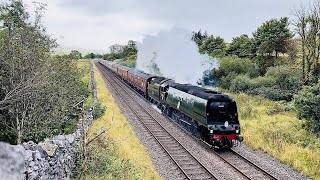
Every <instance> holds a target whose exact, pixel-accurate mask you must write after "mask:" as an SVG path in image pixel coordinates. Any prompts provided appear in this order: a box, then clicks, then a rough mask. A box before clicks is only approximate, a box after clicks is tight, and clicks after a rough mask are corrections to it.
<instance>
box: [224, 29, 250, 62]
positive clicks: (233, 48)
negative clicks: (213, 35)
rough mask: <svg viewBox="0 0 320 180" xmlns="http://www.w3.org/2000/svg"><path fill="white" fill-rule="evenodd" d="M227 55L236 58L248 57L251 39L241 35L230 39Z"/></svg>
mask: <svg viewBox="0 0 320 180" xmlns="http://www.w3.org/2000/svg"><path fill="white" fill-rule="evenodd" d="M227 54H229V55H236V56H238V57H249V56H250V55H251V39H250V38H249V36H248V35H246V34H242V35H241V36H239V37H235V38H233V39H232V42H231V44H230V46H229V48H228V50H227Z"/></svg>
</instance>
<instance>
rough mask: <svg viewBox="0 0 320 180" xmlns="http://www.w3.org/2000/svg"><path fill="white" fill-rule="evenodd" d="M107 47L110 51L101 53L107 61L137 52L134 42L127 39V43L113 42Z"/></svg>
mask: <svg viewBox="0 0 320 180" xmlns="http://www.w3.org/2000/svg"><path fill="white" fill-rule="evenodd" d="M109 49H110V53H108V54H104V55H103V59H105V60H109V61H113V60H116V59H124V58H128V57H130V56H133V55H136V54H137V52H138V50H137V46H136V42H135V41H133V40H129V41H128V44H127V45H119V44H114V45H112V46H110V47H109Z"/></svg>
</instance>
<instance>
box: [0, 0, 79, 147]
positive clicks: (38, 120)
mask: <svg viewBox="0 0 320 180" xmlns="http://www.w3.org/2000/svg"><path fill="white" fill-rule="evenodd" d="M44 9H45V7H44V5H43V4H40V3H38V4H36V11H35V14H36V16H35V17H34V18H35V21H34V24H32V23H29V14H28V13H27V12H26V11H25V8H24V6H23V4H22V1H19V0H14V1H10V2H9V3H7V4H3V5H1V7H0V10H1V11H0V21H1V24H3V26H2V28H1V32H2V36H1V40H0V41H1V42H3V43H1V46H0V65H1V75H0V77H1V78H0V86H1V88H0V89H1V93H0V114H1V121H0V127H1V129H6V132H5V134H7V135H6V136H1V137H0V139H1V140H2V141H8V142H10V143H18V144H20V143H22V142H23V141H28V140H34V141H36V142H37V141H40V140H42V139H43V138H45V137H48V136H51V135H55V134H60V133H64V132H65V129H70V128H69V125H72V124H74V123H75V121H77V117H76V116H74V114H75V113H76V109H75V108H74V107H73V106H74V104H76V103H77V102H79V101H81V99H83V98H84V96H83V95H82V92H83V87H84V86H83V84H82V82H81V80H80V78H81V77H82V74H81V73H80V72H79V71H78V69H77V67H76V65H75V62H74V61H72V60H70V59H65V58H62V57H59V56H55V57H51V56H50V49H51V48H53V47H56V43H55V41H54V40H52V39H51V38H50V37H49V36H48V35H47V34H46V31H45V28H44V27H43V26H42V24H41V17H42V14H43V10H44ZM8 136H10V137H8Z"/></svg>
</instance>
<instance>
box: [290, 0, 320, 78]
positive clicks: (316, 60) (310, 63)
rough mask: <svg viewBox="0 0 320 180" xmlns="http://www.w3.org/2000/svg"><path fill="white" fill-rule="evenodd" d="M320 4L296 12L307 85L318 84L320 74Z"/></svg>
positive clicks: (303, 71) (296, 27)
mask: <svg viewBox="0 0 320 180" xmlns="http://www.w3.org/2000/svg"><path fill="white" fill-rule="evenodd" d="M319 9H320V2H319V1H315V2H314V3H313V4H310V7H307V8H306V7H303V6H301V8H300V9H299V10H296V11H295V13H294V14H295V16H296V19H295V20H294V23H293V24H294V26H295V31H296V33H297V34H298V35H299V37H300V38H301V53H302V63H301V65H302V78H303V81H304V83H305V84H311V83H313V82H316V80H317V76H318V75H319V74H320V73H319V70H320V52H319V49H320V28H319V27H320V14H319Z"/></svg>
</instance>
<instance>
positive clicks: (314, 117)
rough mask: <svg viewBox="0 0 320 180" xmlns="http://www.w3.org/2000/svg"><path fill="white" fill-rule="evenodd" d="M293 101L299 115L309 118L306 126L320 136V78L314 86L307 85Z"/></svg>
mask: <svg viewBox="0 0 320 180" xmlns="http://www.w3.org/2000/svg"><path fill="white" fill-rule="evenodd" d="M293 102H294V105H295V107H296V110H297V113H298V117H299V118H305V119H306V120H307V124H306V126H305V127H306V128H307V129H308V130H310V131H313V132H314V133H315V134H317V135H318V136H320V80H319V81H318V83H317V84H316V85H314V86H305V87H304V88H303V89H302V90H301V91H299V92H298V94H297V95H296V96H295V97H294V101H293Z"/></svg>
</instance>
